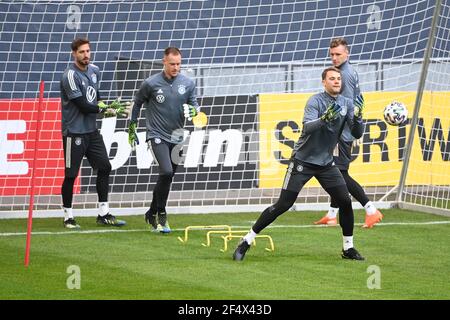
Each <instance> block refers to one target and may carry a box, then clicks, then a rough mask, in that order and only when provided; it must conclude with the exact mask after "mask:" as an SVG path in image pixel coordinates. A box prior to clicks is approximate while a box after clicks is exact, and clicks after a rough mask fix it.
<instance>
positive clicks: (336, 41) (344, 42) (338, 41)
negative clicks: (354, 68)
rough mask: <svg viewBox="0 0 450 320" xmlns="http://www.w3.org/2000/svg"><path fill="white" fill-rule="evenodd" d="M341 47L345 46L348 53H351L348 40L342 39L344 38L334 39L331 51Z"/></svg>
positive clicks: (331, 43)
mask: <svg viewBox="0 0 450 320" xmlns="http://www.w3.org/2000/svg"><path fill="white" fill-rule="evenodd" d="M341 45H342V46H344V47H345V49H347V51H350V50H349V47H348V43H347V40H345V38H342V37H339V38H334V39H332V40H331V42H330V49H331V48H336V47H339V46H341Z"/></svg>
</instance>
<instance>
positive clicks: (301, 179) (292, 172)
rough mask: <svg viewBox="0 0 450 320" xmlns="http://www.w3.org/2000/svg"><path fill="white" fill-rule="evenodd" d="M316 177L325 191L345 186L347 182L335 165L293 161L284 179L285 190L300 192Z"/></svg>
mask: <svg viewBox="0 0 450 320" xmlns="http://www.w3.org/2000/svg"><path fill="white" fill-rule="evenodd" d="M312 177H315V178H316V179H317V180H318V181H319V183H320V185H321V186H322V188H324V189H325V190H326V189H328V188H332V187H336V186H341V185H344V186H345V180H344V178H343V177H342V174H341V172H340V171H339V169H338V168H337V167H336V166H335V165H334V164H330V165H329V166H325V167H322V166H315V165H312V164H307V163H304V162H301V161H299V160H297V159H295V158H294V159H291V161H290V162H289V165H288V168H287V172H286V175H285V177H284V183H283V190H289V191H293V192H300V190H301V189H302V188H303V186H304V185H305V184H306V183H307V182H308V181H309V180H310V179H311V178H312Z"/></svg>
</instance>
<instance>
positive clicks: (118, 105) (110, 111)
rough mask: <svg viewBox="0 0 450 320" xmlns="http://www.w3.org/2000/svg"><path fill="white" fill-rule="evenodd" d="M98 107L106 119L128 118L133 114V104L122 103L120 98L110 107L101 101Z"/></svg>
mask: <svg viewBox="0 0 450 320" xmlns="http://www.w3.org/2000/svg"><path fill="white" fill-rule="evenodd" d="M98 107H99V108H100V112H101V113H103V115H104V117H105V118H107V117H117V116H122V117H128V116H129V115H130V113H131V103H130V102H120V98H117V99H116V100H114V101H113V102H112V103H111V104H110V105H107V104H106V103H104V102H103V101H100V102H99V103H98Z"/></svg>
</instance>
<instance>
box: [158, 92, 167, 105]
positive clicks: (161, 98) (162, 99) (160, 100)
mask: <svg viewBox="0 0 450 320" xmlns="http://www.w3.org/2000/svg"><path fill="white" fill-rule="evenodd" d="M165 100H166V97H164V96H163V95H162V94H158V95H157V96H156V101H158V103H163V102H164V101H165Z"/></svg>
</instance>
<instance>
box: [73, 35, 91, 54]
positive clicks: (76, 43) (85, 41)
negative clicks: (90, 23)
mask: <svg viewBox="0 0 450 320" xmlns="http://www.w3.org/2000/svg"><path fill="white" fill-rule="evenodd" d="M83 44H89V40H88V39H87V38H76V39H73V41H72V45H71V48H72V51H77V50H78V48H79V47H81V46H82V45H83Z"/></svg>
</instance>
